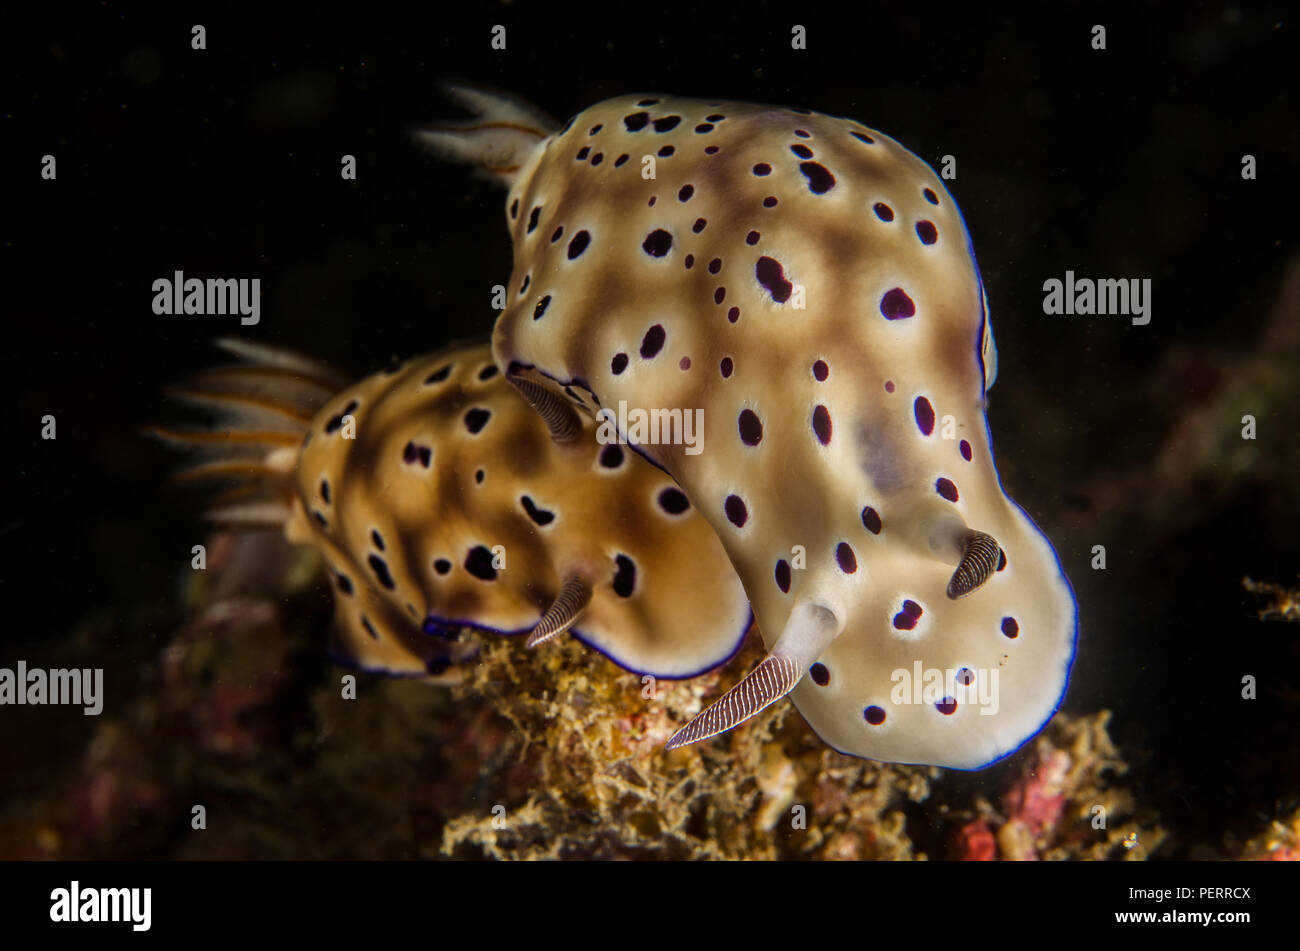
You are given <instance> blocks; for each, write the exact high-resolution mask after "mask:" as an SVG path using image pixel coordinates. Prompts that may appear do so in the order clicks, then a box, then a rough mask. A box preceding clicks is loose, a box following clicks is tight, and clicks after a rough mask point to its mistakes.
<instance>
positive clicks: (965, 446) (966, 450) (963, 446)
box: [957, 439, 970, 462]
mask: <svg viewBox="0 0 1300 951" xmlns="http://www.w3.org/2000/svg"><path fill="white" fill-rule="evenodd" d="M957 448H958V450H960V451H961V457H962V458H963V459H965V460H966V461H967V462H970V443H968V442H967V441H966V440H964V439H963V440H962V441H961V442H959V443H957Z"/></svg>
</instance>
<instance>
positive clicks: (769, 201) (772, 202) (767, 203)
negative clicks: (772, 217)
mask: <svg viewBox="0 0 1300 951" xmlns="http://www.w3.org/2000/svg"><path fill="white" fill-rule="evenodd" d="M763 207H764V208H775V207H776V196H775V195H768V196H767V197H766V198H764V199H763Z"/></svg>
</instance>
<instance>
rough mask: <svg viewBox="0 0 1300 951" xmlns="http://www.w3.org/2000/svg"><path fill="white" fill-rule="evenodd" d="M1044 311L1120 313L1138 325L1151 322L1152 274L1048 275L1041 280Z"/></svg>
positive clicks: (1098, 313)
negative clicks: (1141, 276)
mask: <svg viewBox="0 0 1300 951" xmlns="http://www.w3.org/2000/svg"><path fill="white" fill-rule="evenodd" d="M1043 294H1044V296H1043V313H1044V314H1047V315H1049V316H1054V315H1058V314H1063V315H1066V316H1074V315H1076V314H1077V315H1080V316H1091V315H1097V316H1099V317H1104V316H1107V315H1111V314H1120V315H1123V316H1128V317H1132V318H1133V324H1134V325H1135V326H1138V327H1143V326H1146V325H1147V324H1149V323H1151V278H1149V277H1144V278H1142V279H1141V280H1139V279H1138V278H1136V277H1135V278H1132V279H1126V278H1120V279H1112V278H1107V277H1103V278H1099V279H1097V280H1095V281H1094V280H1093V279H1092V278H1090V277H1075V276H1074V272H1073V271H1066V272H1065V280H1064V281H1062V280H1060V279H1059V278H1055V277H1052V278H1048V279H1047V280H1046V281H1044V282H1043Z"/></svg>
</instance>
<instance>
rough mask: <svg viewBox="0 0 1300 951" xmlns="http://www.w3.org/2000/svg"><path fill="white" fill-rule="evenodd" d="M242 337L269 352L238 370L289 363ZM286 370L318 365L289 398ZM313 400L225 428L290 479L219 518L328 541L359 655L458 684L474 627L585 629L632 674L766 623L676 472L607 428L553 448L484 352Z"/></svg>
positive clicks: (685, 662)
mask: <svg viewBox="0 0 1300 951" xmlns="http://www.w3.org/2000/svg"><path fill="white" fill-rule="evenodd" d="M237 349H238V352H240V353H242V354H244V355H245V356H247V357H249V358H250V359H251V360H252V363H251V364H247V365H245V366H243V367H236V368H231V370H230V371H227V376H229V374H230V372H231V371H242V372H243V374H244V376H245V379H247V377H248V374H249V373H250V372H262V373H265V372H267V371H268V370H270V369H271V367H270V366H269V363H270V362H271V361H272V360H276V359H280V360H282V359H283V355H281V354H279V353H278V352H273V351H268V350H265V349H263V348H250V347H249V346H248V345H239V346H238V348H237ZM285 373H288V374H289V375H290V376H296V377H299V378H304V377H306V376H307V375H308V370H307V367H306V365H304V364H299V365H298V366H297V367H296V368H294V369H290V370H285V368H283V367H281V373H280V379H279V381H278V383H277V384H276V387H278V392H285V390H284V389H283V388H284V386H285V380H284V375H285ZM311 375H312V376H313V377H314V378H315V379H317V380H323V379H333V378H334V377H332V376H330V377H326V376H325V372H324V371H323V370H318V371H314V372H312V373H311ZM208 376H209V380H208V382H207V384H206V387H207V389H206V392H207V393H208V396H209V399H207V400H206V402H208V403H213V402H218V401H220V400H224V403H221V402H218V405H223V406H226V407H233V406H238V405H242V406H243V407H245V409H246V407H247V401H246V400H244V401H243V402H242V403H237V402H235V401H234V399H235V394H234V393H233V392H232V391H231V388H230V386H229V385H227V386H225V387H224V388H222V389H220V390H219V391H218V393H219V395H214V392H213V383H212V382H211V377H212V376H213V374H209V375H208ZM299 382H300V383H301V379H300V380H299ZM318 389H319V388H318ZM195 392H196V391H194V390H193V389H191V390H190V391H188V394H187V395H190V396H193V395H195ZM262 403H263V408H264V410H265V408H266V407H267V406H276V405H278V404H277V403H276V402H275V400H274V399H273V398H266V396H265V394H264V397H263V400H262ZM315 404H316V407H317V408H316V412H315V414H314V416H307V415H306V414H303V413H299V415H298V419H302V418H304V417H305V418H306V419H307V420H308V421H307V422H306V423H305V425H303V424H302V423H301V422H300V423H298V424H297V427H298V428H297V429H296V431H295V430H292V429H288V428H286V427H281V428H280V429H279V430H277V431H268V430H266V429H265V428H263V427H260V426H254V425H252V421H249V420H242V421H241V422H240V424H239V425H237V426H236V427H234V428H231V429H227V430H225V431H224V432H221V433H218V434H217V435H218V436H219V437H220V436H224V437H225V439H224V440H223V441H222V442H221V443H220V445H222V446H225V447H229V446H235V445H240V446H248V445H252V446H253V447H254V448H253V449H252V452H253V453H254V455H253V456H248V455H245V456H244V457H242V459H241V460H240V461H239V462H238V463H236V464H235V469H236V470H237V472H238V470H240V469H241V467H242V471H244V472H245V473H247V474H251V475H254V476H256V477H258V479H259V480H260V481H262V482H263V483H265V482H266V481H267V478H266V477H267V474H268V473H277V472H278V473H280V479H279V481H278V482H277V483H275V484H274V485H272V486H270V489H271V490H272V492H271V494H272V495H274V494H275V493H276V491H278V493H279V497H278V498H266V499H264V500H263V501H261V502H259V503H257V506H258V507H257V508H255V509H249V508H248V507H247V506H246V505H245V506H240V507H236V508H233V509H228V510H226V511H225V512H224V513H223V512H217V513H215V514H216V515H217V516H218V517H226V518H232V519H236V520H239V519H241V518H244V519H246V518H247V517H248V516H253V515H258V516H260V519H261V520H262V521H270V522H275V521H283V523H284V526H285V532H286V534H287V535H288V537H289V538H290V539H291V540H292V541H294V542H297V543H300V544H305V545H311V546H313V547H315V548H317V549H319V550H320V552H321V553H322V554H323V556H324V559H325V561H326V563H327V564H328V566H329V569H330V573H331V575H332V577H333V580H334V587H335V604H336V613H337V620H338V624H337V632H338V634H337V636H338V640H337V642H336V648H337V653H338V655H339V656H340V659H341V660H344V661H346V662H349V663H353V664H356V665H358V666H360V667H362V668H364V669H369V670H378V671H384V672H389V673H395V674H405V675H419V676H425V675H429V676H433V677H435V678H441V679H450V678H454V676H455V671H454V670H453V669H451V668H450V666H449V665H450V664H451V663H452V662H453V661H454V660H455V656H456V655H455V650H454V646H453V645H452V643H451V642H450V640H449V638H450V637H451V636H453V635H454V632H456V631H457V630H458V629H460V628H463V627H472V628H479V629H483V630H488V631H492V632H497V633H504V634H514V633H528V632H534V634H535V638H534V639H535V640H544V639H548V638H549V637H551V636H555V635H556V634H558V633H561V632H562V631H564V630H569V631H571V632H572V633H573V634H575V636H578V637H579V638H580V639H582V640H583V641H584V642H586V643H588V644H589V645H591V646H593V647H595V648H596V649H598V650H600V651H601V652H602V653H605V654H606V655H608V656H609V657H610V658H611V659H613V660H614V661H615V662H616V663H618V664H620V665H622V666H624V667H627V668H629V669H631V670H634V671H638V672H647V673H651V674H654V675H656V676H660V677H669V678H672V677H685V676H691V675H693V674H696V673H699V672H701V671H703V670H706V669H708V668H710V667H713V666H715V665H716V664H718V663H721V662H722V661H724V660H725V659H726V658H727V657H729V656H730V655H731V654H732V653H733V652H734V651H735V650H736V648H737V647H738V646H739V643H740V640H741V638H742V637H743V635H744V632H745V631H746V629H747V628H748V626H749V623H750V619H751V615H750V612H749V606H748V603H747V600H746V598H745V594H744V591H743V588H742V586H741V584H740V582H739V580H738V579H737V578H736V577H735V574H734V572H733V571H732V570H731V567H730V565H729V563H728V562H727V559H726V555H725V553H724V552H723V550H722V547H721V545H720V544H719V543H718V541H717V539H716V537H714V535H713V532H712V530H711V529H710V528H709V526H708V525H707V524H706V523H705V521H704V520H703V519H702V518H701V517H700V516H699V514H698V513H697V512H695V511H694V510H693V509H692V508H691V506H690V505H689V503H688V502H687V500H686V498H685V497H684V496H683V495H682V493H681V492H680V491H679V490H678V489H677V488H676V487H675V486H674V485H673V482H672V480H671V479H670V478H669V477H667V476H666V475H664V474H663V473H662V472H660V471H658V470H656V469H655V468H654V467H652V466H650V465H648V464H647V463H646V462H645V461H644V460H642V459H640V458H639V457H637V456H636V455H635V454H634V453H631V452H625V451H624V450H623V449H622V448H621V447H619V446H602V445H600V444H599V443H597V442H596V439H595V437H594V435H593V429H594V424H592V423H590V422H588V424H587V425H586V426H585V427H584V428H582V429H581V430H579V431H577V432H575V433H574V434H573V438H572V440H571V441H570V442H569V443H568V444H567V445H565V446H557V445H556V444H554V443H553V442H552V441H551V439H550V438H549V436H548V433H547V428H546V425H545V424H544V423H543V421H542V420H541V419H540V418H539V417H538V416H537V415H536V414H534V413H533V412H532V410H531V409H530V408H529V407H528V406H527V404H526V403H525V402H524V401H523V400H522V399H520V397H519V395H518V394H517V393H516V391H515V389H514V387H512V386H511V385H510V384H508V383H507V382H505V380H504V378H503V377H502V375H501V374H500V373H498V371H497V368H496V366H495V365H494V364H493V362H492V358H491V353H490V351H489V350H488V348H487V347H486V346H485V345H480V346H471V347H461V348H456V349H453V350H448V351H444V352H442V353H438V354H434V355H432V356H429V357H424V358H420V359H416V360H412V361H409V362H407V363H404V364H402V365H401V366H399V367H398V368H397V369H395V370H392V371H388V372H384V373H379V374H376V375H374V376H371V377H369V378H367V379H365V380H363V381H361V382H360V383H357V384H355V385H353V386H350V387H347V388H346V389H343V390H342V391H341V392H337V391H336V392H335V395H333V396H332V397H331V398H329V399H327V400H324V401H323V402H321V401H320V400H315ZM283 409H285V407H283V406H280V410H283ZM265 411H267V412H270V410H265ZM278 415H280V416H281V417H282V418H283V416H284V414H283V413H282V412H280V413H279V414H278ZM165 435H170V436H171V437H172V438H173V439H179V438H184V437H183V434H177V433H174V432H173V433H168V434H165ZM259 451H260V452H261V453H263V454H264V457H263V460H259V459H258V458H257V457H256V455H255V454H256V453H257V452H259ZM266 459H270V460H271V462H272V463H273V464H271V465H269V466H268V465H266V464H264V460H266ZM227 474H229V473H228V472H227ZM539 625H540V627H539Z"/></svg>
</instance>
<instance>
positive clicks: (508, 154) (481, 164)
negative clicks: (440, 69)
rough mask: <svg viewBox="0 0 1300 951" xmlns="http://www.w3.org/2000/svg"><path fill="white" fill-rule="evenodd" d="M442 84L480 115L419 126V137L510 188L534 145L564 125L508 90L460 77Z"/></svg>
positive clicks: (453, 97) (446, 91) (445, 91)
mask: <svg viewBox="0 0 1300 951" xmlns="http://www.w3.org/2000/svg"><path fill="white" fill-rule="evenodd" d="M441 88H442V92H443V94H444V95H445V96H446V97H447V98H448V99H451V100H452V101H453V102H455V103H457V104H459V105H461V106H464V107H465V108H466V109H467V110H469V111H470V112H473V113H474V116H473V118H471V119H466V120H461V121H451V122H439V123H435V124H434V125H431V126H429V127H427V128H424V129H418V130H416V131H415V133H414V136H415V139H416V141H418V142H419V143H420V144H422V145H424V146H426V147H428V148H430V149H432V150H433V151H434V152H437V153H438V154H439V155H441V156H442V157H443V158H446V159H450V160H452V161H455V162H464V163H466V164H469V165H473V166H475V167H476V168H477V169H478V171H479V173H480V174H482V175H485V176H487V177H489V178H491V179H493V180H494V181H496V182H499V183H501V184H504V185H505V186H506V188H510V187H511V186H512V185H513V184H514V180H515V174H516V173H517V172H518V171H519V169H520V168H522V167H523V166H524V165H525V164H526V163H527V160H528V157H529V155H531V154H532V152H533V150H534V149H536V148H537V146H538V145H539V144H540V143H541V142H542V141H544V140H545V139H546V138H547V137H548V136H550V134H551V133H552V132H554V131H555V130H556V129H558V128H559V127H560V124H559V123H558V122H556V121H555V120H554V119H552V118H551V117H550V116H548V115H547V114H546V113H544V112H542V111H541V110H540V109H538V108H536V107H535V106H532V105H529V104H528V103H526V102H524V101H523V100H521V99H517V98H515V97H514V96H510V95H508V94H506V93H502V92H497V91H495V90H489V89H485V88H483V87H480V86H471V85H468V84H466V83H457V82H448V83H443V84H442V86H441Z"/></svg>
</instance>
